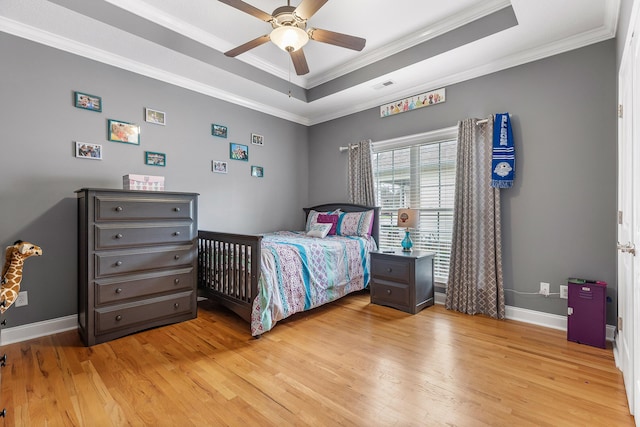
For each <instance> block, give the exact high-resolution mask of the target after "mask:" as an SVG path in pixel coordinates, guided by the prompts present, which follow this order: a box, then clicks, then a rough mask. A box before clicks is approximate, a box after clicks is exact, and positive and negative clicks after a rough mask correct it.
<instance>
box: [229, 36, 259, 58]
mask: <svg viewBox="0 0 640 427" xmlns="http://www.w3.org/2000/svg"><path fill="white" fill-rule="evenodd" d="M269 40H270V39H269V35H268V34H265V35H264V36H260V37H258V38H255V39H253V40H251V41H248V42H246V43H245V44H242V45H240V46H238V47H236V48H233V49H231V50H229V51H227V52H225V53H224V54H225V56H230V57H232V58H233V57H234V56H238V55H240V54H241V53H245V52H246V51H248V50H249V49H253V48H254V47H258V46H260V45H261V44H265V43H266V42H268V41H269Z"/></svg>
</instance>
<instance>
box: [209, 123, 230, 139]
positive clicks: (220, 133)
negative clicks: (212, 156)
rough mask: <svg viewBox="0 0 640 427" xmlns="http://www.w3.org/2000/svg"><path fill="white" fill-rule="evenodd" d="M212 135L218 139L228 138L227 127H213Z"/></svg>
mask: <svg viewBox="0 0 640 427" xmlns="http://www.w3.org/2000/svg"><path fill="white" fill-rule="evenodd" d="M211 135H213V136H217V137H218V138H226V137H227V127H226V126H222V125H216V124H213V125H211Z"/></svg>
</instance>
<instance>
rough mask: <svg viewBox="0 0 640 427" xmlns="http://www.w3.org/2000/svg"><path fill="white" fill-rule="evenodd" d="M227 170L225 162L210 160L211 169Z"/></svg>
mask: <svg viewBox="0 0 640 427" xmlns="http://www.w3.org/2000/svg"><path fill="white" fill-rule="evenodd" d="M228 170H229V168H228V165H227V162H223V161H220V160H211V171H212V172H215V173H227V171H228Z"/></svg>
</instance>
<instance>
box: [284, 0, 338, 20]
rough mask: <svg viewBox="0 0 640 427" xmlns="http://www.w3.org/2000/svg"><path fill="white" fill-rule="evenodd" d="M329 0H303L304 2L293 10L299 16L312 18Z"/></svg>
mask: <svg viewBox="0 0 640 427" xmlns="http://www.w3.org/2000/svg"><path fill="white" fill-rule="evenodd" d="M328 1H329V0H302V3H300V4H299V5H298V7H296V10H294V11H293V13H295V14H296V15H298V17H299V18H302V19H309V18H311V17H312V16H313V15H314V14H315V13H316V12H317V11H318V10H319V9H320V8H321V7H322V6H324V4H325V3H326V2H328Z"/></svg>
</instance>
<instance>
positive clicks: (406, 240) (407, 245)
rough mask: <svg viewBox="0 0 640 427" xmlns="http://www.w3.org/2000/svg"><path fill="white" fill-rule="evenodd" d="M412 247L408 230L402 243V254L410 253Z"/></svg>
mask: <svg viewBox="0 0 640 427" xmlns="http://www.w3.org/2000/svg"><path fill="white" fill-rule="evenodd" d="M412 246H413V242H412V241H411V236H410V235H409V230H408V229H407V230H406V231H405V235H404V240H403V241H402V252H411V247H412Z"/></svg>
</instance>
